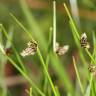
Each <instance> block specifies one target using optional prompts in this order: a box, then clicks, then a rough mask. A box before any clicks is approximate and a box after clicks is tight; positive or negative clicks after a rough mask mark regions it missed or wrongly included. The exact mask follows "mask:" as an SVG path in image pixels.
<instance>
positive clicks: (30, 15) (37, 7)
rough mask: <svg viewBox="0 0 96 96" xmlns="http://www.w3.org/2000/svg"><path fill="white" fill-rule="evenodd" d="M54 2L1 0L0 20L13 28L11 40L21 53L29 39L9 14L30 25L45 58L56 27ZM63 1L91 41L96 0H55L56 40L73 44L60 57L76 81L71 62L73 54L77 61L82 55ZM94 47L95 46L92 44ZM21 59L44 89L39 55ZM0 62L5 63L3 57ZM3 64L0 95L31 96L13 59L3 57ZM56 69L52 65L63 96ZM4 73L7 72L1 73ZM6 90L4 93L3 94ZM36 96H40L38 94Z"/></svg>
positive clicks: (73, 80)
mask: <svg viewBox="0 0 96 96" xmlns="http://www.w3.org/2000/svg"><path fill="white" fill-rule="evenodd" d="M25 1H26V2H25ZM52 1H53V0H0V23H1V24H3V26H4V27H5V29H6V30H7V32H8V33H9V32H10V31H12V32H13V35H12V41H13V44H14V45H15V48H16V50H17V52H18V53H20V52H21V51H22V50H23V49H24V48H25V47H26V43H27V42H28V41H30V38H29V37H28V36H27V35H26V33H25V32H24V30H23V29H22V28H21V27H20V26H19V25H18V24H17V23H16V22H15V20H14V19H13V18H12V17H11V16H10V13H12V14H13V15H14V16H15V17H16V18H17V19H18V20H19V21H20V22H21V23H22V24H23V25H24V27H25V28H27V30H28V31H29V32H30V33H31V34H32V36H33V38H34V39H35V40H36V41H37V42H38V43H39V46H40V49H41V53H42V55H43V57H44V59H45V58H46V56H47V55H46V52H47V47H48V38H49V32H50V27H52V26H53V25H52V24H53V2H52ZM63 3H66V4H67V6H68V8H69V9H70V11H71V14H72V16H73V19H74V21H75V23H76V27H77V28H78V30H79V32H80V34H81V33H83V32H86V33H87V36H88V37H89V38H88V39H89V41H90V44H91V42H92V32H93V31H94V32H95V31H96V0H56V29H57V33H56V34H57V35H56V36H57V38H56V39H57V41H58V42H59V43H60V45H66V44H68V45H69V46H70V48H69V51H68V52H67V53H66V55H64V56H61V57H60V60H61V62H62V64H63V66H64V67H65V69H66V71H67V74H68V76H69V77H70V79H71V80H72V83H73V84H74V82H75V78H76V75H75V71H74V68H73V64H72V55H74V56H75V57H76V58H77V61H78V58H79V54H78V49H77V47H76V45H75V43H74V39H73V35H72V32H71V29H70V26H69V18H68V15H67V13H66V11H65V9H64V6H63ZM1 31H2V30H1ZM0 35H1V33H0ZM3 35H4V34H3ZM3 38H4V42H3V43H4V45H5V44H6V38H5V36H3ZM91 46H93V45H92V44H91ZM91 49H92V48H91ZM90 51H91V50H90ZM13 53H14V52H13ZM84 56H85V58H86V59H87V60H88V62H89V60H90V59H89V58H88V57H87V56H86V55H84ZM12 58H13V59H14V60H15V62H16V63H17V64H18V61H17V59H16V58H15V56H14V54H13V55H12ZM21 58H22V57H21ZM22 60H23V63H24V64H25V65H24V66H26V68H28V70H29V72H30V74H31V75H32V79H33V80H34V81H35V83H36V84H37V85H38V86H40V87H41V90H43V89H42V85H43V81H44V77H43V71H42V70H41V69H42V66H41V65H40V64H39V63H40V61H39V60H38V58H37V55H34V56H33V57H32V56H29V57H27V58H22ZM0 62H1V63H2V60H1V61H0ZM80 63H81V62H80ZM3 64H4V66H3V67H2V65H0V67H1V68H0V69H1V70H2V71H3V73H2V72H0V75H1V76H0V79H1V80H0V83H1V86H0V87H1V89H0V91H1V95H0V96H28V94H27V92H26V91H25V89H27V88H29V85H28V82H27V81H26V80H25V79H24V78H23V77H22V76H21V75H20V73H19V72H18V71H17V70H16V69H15V68H14V67H13V66H12V65H11V64H10V62H8V61H5V60H3ZM50 65H51V64H50ZM2 68H3V69H2ZM54 69H55V68H52V67H51V66H49V73H50V75H51V78H52V80H53V82H54V84H56V85H57V86H59V90H60V93H61V96H67V95H66V92H64V90H63V88H62V84H61V83H60V80H59V79H58V76H57V75H56V73H55V71H54ZM2 74H4V75H3V76H2ZM16 81H17V82H16ZM2 86H3V87H2ZM3 89H4V92H3V93H2V90H3ZM49 89H50V88H49ZM34 94H35V93H34ZM33 96H37V95H36V94H35V95H33ZM46 96H49V95H46ZM52 96H53V95H52ZM78 96H79V95H78Z"/></svg>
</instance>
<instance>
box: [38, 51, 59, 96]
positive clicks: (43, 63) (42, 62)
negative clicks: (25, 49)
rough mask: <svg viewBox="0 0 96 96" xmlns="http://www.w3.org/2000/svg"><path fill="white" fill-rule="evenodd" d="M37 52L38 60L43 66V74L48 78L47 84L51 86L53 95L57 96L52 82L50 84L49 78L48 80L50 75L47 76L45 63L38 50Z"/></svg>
mask: <svg viewBox="0 0 96 96" xmlns="http://www.w3.org/2000/svg"><path fill="white" fill-rule="evenodd" d="M37 51H38V56H39V58H40V61H41V64H42V66H43V68H44V71H45V73H46V76H47V77H48V80H49V83H50V85H51V87H52V90H53V92H54V95H55V96H57V93H56V90H55V87H54V85H53V82H52V80H51V78H50V75H49V73H48V70H47V68H46V65H45V62H44V60H43V57H42V55H41V53H40V50H39V49H38V50H37Z"/></svg>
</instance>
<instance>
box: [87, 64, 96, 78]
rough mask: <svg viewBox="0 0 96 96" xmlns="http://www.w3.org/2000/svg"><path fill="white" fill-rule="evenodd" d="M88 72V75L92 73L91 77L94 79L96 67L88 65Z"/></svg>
mask: <svg viewBox="0 0 96 96" xmlns="http://www.w3.org/2000/svg"><path fill="white" fill-rule="evenodd" d="M88 70H89V71H90V73H92V75H93V76H94V77H95V78H96V66H95V65H93V64H90V65H89V67H88Z"/></svg>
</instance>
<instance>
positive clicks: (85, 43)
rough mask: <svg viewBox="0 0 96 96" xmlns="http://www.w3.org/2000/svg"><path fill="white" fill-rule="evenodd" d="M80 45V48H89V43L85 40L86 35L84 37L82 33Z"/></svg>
mask: <svg viewBox="0 0 96 96" xmlns="http://www.w3.org/2000/svg"><path fill="white" fill-rule="evenodd" d="M80 44H81V47H83V48H87V49H89V48H90V44H89V42H88V40H87V35H86V33H83V34H82V35H81V38H80Z"/></svg>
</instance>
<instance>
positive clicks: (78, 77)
mask: <svg viewBox="0 0 96 96" xmlns="http://www.w3.org/2000/svg"><path fill="white" fill-rule="evenodd" d="M73 64H74V68H75V72H76V75H77V79H78V82H79V85H80V88H81V92H82V94H83V95H84V89H83V86H82V83H81V80H80V76H79V73H78V70H77V67H76V62H75V58H74V56H73Z"/></svg>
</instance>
